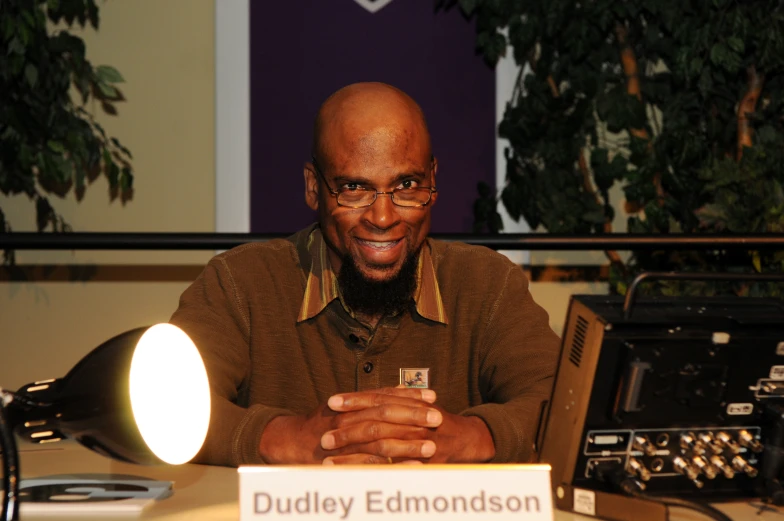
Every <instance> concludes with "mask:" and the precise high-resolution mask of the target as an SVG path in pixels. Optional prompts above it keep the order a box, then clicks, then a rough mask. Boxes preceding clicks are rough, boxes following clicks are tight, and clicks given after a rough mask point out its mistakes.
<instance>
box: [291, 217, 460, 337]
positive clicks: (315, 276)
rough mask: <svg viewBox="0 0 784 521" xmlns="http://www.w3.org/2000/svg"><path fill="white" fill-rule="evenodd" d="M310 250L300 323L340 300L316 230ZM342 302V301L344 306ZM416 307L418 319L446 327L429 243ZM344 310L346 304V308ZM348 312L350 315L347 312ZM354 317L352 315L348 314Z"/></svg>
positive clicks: (420, 270) (423, 256) (310, 239)
mask: <svg viewBox="0 0 784 521" xmlns="http://www.w3.org/2000/svg"><path fill="white" fill-rule="evenodd" d="M307 250H308V252H309V254H310V258H311V263H310V273H309V274H308V280H307V282H306V284H305V296H304V297H303V298H302V306H301V307H300V310H299V315H298V316H297V322H302V321H303V320H308V319H309V318H313V317H315V316H316V315H318V314H319V313H321V312H322V311H323V310H324V308H325V307H327V305H328V304H329V303H330V302H332V301H333V300H335V299H340V288H339V287H338V277H337V275H336V274H335V272H334V271H332V266H331V265H330V262H329V256H328V255H327V243H326V242H324V237H323V236H322V235H321V230H320V229H319V228H318V227H316V228H314V229H313V231H311V232H310V234H309V235H308V238H307ZM342 303H343V301H342V300H341V304H342ZM414 303H415V305H416V310H417V313H419V315H421V316H422V317H423V318H426V319H428V320H433V321H434V322H440V323H442V324H446V323H447V320H446V312H445V311H444V303H443V301H442V300H441V292H440V291H439V289H438V281H437V280H436V271H435V267H434V266H433V259H432V257H431V256H430V244H429V243H428V242H427V241H426V242H425V244H424V246H423V247H422V250H421V253H420V255H419V262H418V263H417V285H416V290H415V291H414ZM343 307H344V308H345V307H346V306H345V304H344V305H343ZM346 311H349V310H348V309H347V310H346ZM349 313H350V314H351V315H352V316H353V313H351V312H350V311H349Z"/></svg>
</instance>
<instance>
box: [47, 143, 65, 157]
mask: <svg viewBox="0 0 784 521" xmlns="http://www.w3.org/2000/svg"><path fill="white" fill-rule="evenodd" d="M46 146H48V147H49V148H50V149H51V150H52V151H53V152H57V153H58V154H64V153H65V147H64V146H63V144H62V143H60V142H59V141H53V140H49V141H47V142H46Z"/></svg>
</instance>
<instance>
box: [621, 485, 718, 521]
mask: <svg viewBox="0 0 784 521" xmlns="http://www.w3.org/2000/svg"><path fill="white" fill-rule="evenodd" d="M627 481H634V482H637V480H636V479H633V478H627V479H625V480H623V481H622V482H621V485H620V487H621V490H622V491H623V492H624V493H626V494H628V495H630V496H633V497H636V498H639V499H644V500H645V501H651V502H653V503H660V504H662V505H664V506H666V507H667V508H668V512H667V519H669V518H670V513H669V507H678V508H687V509H689V510H694V511H696V512H699V513H701V514H703V515H705V516H708V517H710V518H711V519H715V520H716V521H732V518H731V517H729V516H728V515H727V514H725V513H724V512H722V511H721V510H719V509H718V508H716V507H714V506H712V505H709V504H707V503H701V502H698V501H687V500H685V499H679V498H675V497H655V496H651V495H650V494H646V493H645V492H642V490H640V488H639V482H637V483H635V485H633V486H629V485H625V483H626V482H627Z"/></svg>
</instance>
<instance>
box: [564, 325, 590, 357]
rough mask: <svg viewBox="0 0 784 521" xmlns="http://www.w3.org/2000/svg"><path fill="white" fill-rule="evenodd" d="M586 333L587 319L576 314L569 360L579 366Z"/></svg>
mask: <svg viewBox="0 0 784 521" xmlns="http://www.w3.org/2000/svg"><path fill="white" fill-rule="evenodd" d="M587 334H588V321H587V320H586V319H585V318H583V317H581V316H579V315H578V316H577V324H576V325H575V327H574V338H573V339H572V350H571V351H570V352H569V361H570V362H571V363H573V364H574V365H575V366H576V367H580V361H582V359H583V349H584V348H585V337H586V335H587Z"/></svg>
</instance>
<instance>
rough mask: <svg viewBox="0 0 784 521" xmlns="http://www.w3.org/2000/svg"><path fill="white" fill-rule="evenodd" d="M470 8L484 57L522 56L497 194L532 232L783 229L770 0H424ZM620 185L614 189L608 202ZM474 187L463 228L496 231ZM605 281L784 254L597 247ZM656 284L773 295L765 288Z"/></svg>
mask: <svg viewBox="0 0 784 521" xmlns="http://www.w3.org/2000/svg"><path fill="white" fill-rule="evenodd" d="M454 4H457V5H458V6H459V8H460V9H461V10H462V11H463V12H464V13H465V14H466V15H469V16H473V17H474V18H475V19H476V30H477V40H476V41H477V47H478V49H479V51H480V52H481V53H482V54H483V55H484V57H485V59H486V60H487V62H488V63H490V64H495V63H496V62H497V60H498V59H499V57H500V56H502V55H504V54H505V52H506V50H507V48H508V47H507V46H510V47H511V49H512V52H513V53H514V59H515V61H516V63H517V64H518V65H519V66H520V75H519V78H518V82H517V85H516V89H515V91H514V95H513V97H512V99H510V100H509V101H508V104H507V108H506V112H505V114H504V118H503V121H502V122H501V123H500V126H499V135H500V136H501V137H504V138H506V139H508V140H509V142H510V146H509V148H508V150H507V175H506V184H505V185H504V186H503V189H502V190H501V193H500V202H501V203H502V204H503V205H504V207H505V208H506V210H507V211H508V212H509V214H510V215H511V216H512V217H513V218H515V219H520V218H524V219H525V220H526V221H527V222H528V224H529V225H530V226H531V228H532V229H537V228H539V229H542V230H546V231H549V232H552V233H573V234H577V233H579V234H588V233H596V232H611V231H613V230H612V224H611V223H612V220H613V217H614V213H615V212H616V209H622V210H623V211H625V212H626V213H627V214H628V232H630V233H656V234H673V233H737V234H743V233H766V232H782V231H784V169H782V164H784V163H783V162H782V161H783V160H784V147H783V146H782V144H784V96H783V95H782V92H784V91H783V90H782V87H784V74H783V73H784V8H782V6H781V5H780V2H778V1H777V0H776V1H774V0H760V1H757V2H743V1H740V0H689V1H685V2H669V1H663V0H627V1H625V2H616V1H613V0H588V1H582V2H575V1H573V0H548V1H547V2H520V1H499V0H437V2H436V6H437V7H440V8H449V7H451V6H452V5H454ZM616 185H620V186H622V188H623V193H624V195H625V200H624V201H613V200H612V199H611V195H610V194H611V188H612V187H613V186H616ZM496 199H497V198H496V195H495V194H494V193H492V191H490V190H489V189H488V187H486V186H485V187H480V197H479V199H478V200H477V203H476V205H475V214H476V223H477V228H482V229H486V230H489V231H491V232H497V231H498V230H499V228H500V226H499V224H500V218H499V217H498V216H497V215H496V214H497V212H496ZM607 256H608V258H609V260H610V263H611V288H612V289H613V290H614V291H617V292H620V293H623V292H625V288H626V283H627V281H628V280H629V277H630V276H631V275H632V274H634V273H636V272H637V271H640V270H695V271H706V270H711V271H713V270H715V271H739V272H762V271H782V269H784V252H759V251H748V252H738V251H732V252H727V251H688V252H682V251H679V252H663V251H662V252H647V253H646V252H641V251H637V252H633V254H632V256H631V258H630V259H628V260H627V261H624V260H622V257H621V256H619V255H618V254H617V253H615V252H607ZM658 289H659V290H660V291H663V292H665V293H673V292H687V293H707V294H715V293H717V292H724V291H731V292H733V293H736V294H763V293H764V294H767V295H782V294H784V293H782V286H781V285H776V284H773V283H768V284H763V285H759V284H737V285H732V286H731V285H729V284H724V285H722V284H708V283H689V284H687V285H676V284H674V283H672V282H669V283H660V284H659V285H658Z"/></svg>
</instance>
